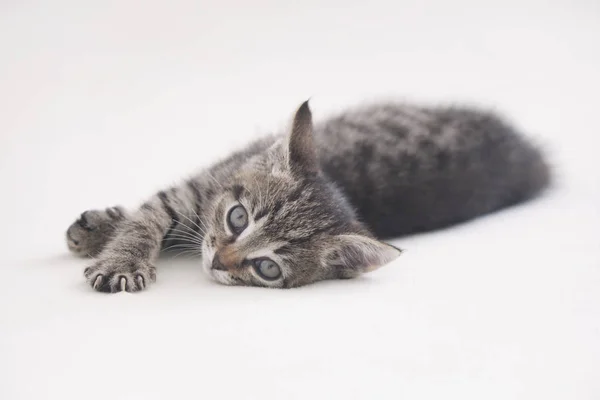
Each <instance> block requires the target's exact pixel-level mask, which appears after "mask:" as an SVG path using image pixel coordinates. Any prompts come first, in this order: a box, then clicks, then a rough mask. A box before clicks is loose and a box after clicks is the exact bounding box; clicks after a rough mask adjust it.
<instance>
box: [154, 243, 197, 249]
mask: <svg viewBox="0 0 600 400" xmlns="http://www.w3.org/2000/svg"><path fill="white" fill-rule="evenodd" d="M181 248H183V249H194V250H198V249H199V248H200V247H198V246H194V245H192V244H190V243H177V244H174V245H171V246H169V247H167V248H165V249H163V251H169V250H173V249H181Z"/></svg>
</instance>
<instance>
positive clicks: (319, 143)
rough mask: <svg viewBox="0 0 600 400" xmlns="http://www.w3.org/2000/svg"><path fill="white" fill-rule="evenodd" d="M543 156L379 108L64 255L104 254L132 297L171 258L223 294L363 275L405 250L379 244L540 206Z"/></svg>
mask: <svg viewBox="0 0 600 400" xmlns="http://www.w3.org/2000/svg"><path fill="white" fill-rule="evenodd" d="M549 181H550V173H549V169H548V166H547V164H546V162H545V161H544V159H543V157H542V155H541V153H540V152H539V151H538V150H537V149H536V148H535V147H534V146H533V145H531V144H530V143H529V142H527V141H526V140H525V139H524V138H523V137H521V136H520V135H519V134H518V133H517V132H515V130H513V128H511V127H510V126H509V125H507V124H506V123H505V122H503V121H502V120H500V119H499V118H498V117H496V116H494V115H491V114H488V113H485V112H480V111H475V110H468V109H458V108H419V107H413V106H407V105H400V104H382V105H374V106H370V107H363V108H359V109H355V110H353V111H350V112H348V113H346V114H343V115H339V116H337V117H335V118H332V119H330V120H328V121H326V122H324V123H322V124H319V125H316V126H315V127H313V123H312V117H311V112H310V109H309V106H308V102H305V103H304V104H302V105H301V106H300V108H299V109H298V111H297V112H296V114H295V117H294V119H293V125H292V128H291V131H290V132H289V134H288V135H277V136H271V137H266V138H264V139H262V140H259V141H256V142H255V143H252V144H251V145H250V146H248V147H247V148H246V149H244V150H242V151H239V152H237V153H234V154H232V155H231V156H230V157H229V158H226V159H224V160H223V161H221V162H219V163H217V164H215V165H213V166H212V167H210V168H208V169H206V170H204V171H202V172H200V173H198V174H197V175H196V176H195V177H194V178H193V179H191V180H188V181H186V182H185V183H183V184H182V185H180V186H176V187H172V188H170V189H168V190H164V191H161V192H159V193H157V194H156V195H155V196H153V197H152V198H150V199H149V200H148V201H147V202H146V203H144V204H143V205H142V206H141V207H140V208H139V209H138V210H136V211H133V212H130V213H128V212H126V211H125V210H123V209H122V208H120V207H113V208H108V209H106V210H103V211H99V210H95V211H86V212H84V213H83V214H81V217H80V218H79V219H78V220H77V221H75V223H73V224H72V225H71V226H70V227H69V229H68V230H67V234H66V236H67V244H68V247H69V249H70V250H71V251H73V252H74V253H76V254H79V255H89V256H95V257H96V258H95V261H94V263H93V264H92V265H91V266H90V267H88V268H86V269H85V277H86V279H87V282H88V283H89V284H90V285H91V286H92V287H93V288H94V289H96V290H99V291H102V292H118V291H128V292H135V291H138V290H143V289H145V288H147V287H148V285H150V284H151V283H152V282H154V281H155V279H156V270H155V267H154V264H155V263H156V261H157V258H158V256H159V253H160V251H161V249H163V250H164V249H167V248H181V249H187V250H188V251H190V249H192V250H191V251H192V252H194V251H195V252H197V253H201V256H202V267H203V269H204V271H205V272H206V273H208V274H209V275H210V276H211V277H212V278H214V279H215V280H216V281H218V282H220V283H223V284H226V285H251V286H264V287H273V288H290V287H297V286H301V285H306V284H308V283H311V282H315V281H319V280H323V279H338V278H353V277H355V276H357V275H360V274H362V273H364V272H369V271H372V270H374V269H376V268H379V267H381V266H382V265H385V264H386V263H389V262H390V261H392V260H394V259H395V258H396V257H398V256H399V255H400V253H401V250H400V249H397V248H395V247H393V246H391V245H389V244H386V243H384V242H382V241H380V240H379V239H378V238H389V237H393V236H400V235H406V234H410V233H415V232H423V231H429V230H433V229H439V228H443V227H446V226H449V225H452V224H456V223H459V222H462V221H466V220H469V219H472V218H475V217H477V216H479V215H482V214H486V213H489V212H492V211H494V210H498V209H500V208H503V207H507V206H510V205H512V204H516V203H519V202H522V201H524V200H527V199H529V198H532V197H534V196H535V195H536V194H538V193H539V192H541V190H542V189H543V188H545V187H546V186H547V185H548V183H549Z"/></svg>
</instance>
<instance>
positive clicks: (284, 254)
mask: <svg viewBox="0 0 600 400" xmlns="http://www.w3.org/2000/svg"><path fill="white" fill-rule="evenodd" d="M207 228H208V229H207V231H206V234H205V236H204V239H203V243H202V253H203V267H204V269H205V271H206V272H208V273H209V274H210V275H211V276H212V277H213V278H215V279H216V280H217V281H219V282H221V283H224V284H228V285H247V286H266V287H278V288H288V287H295V286H301V285H306V284H308V283H311V282H315V281H319V280H323V279H337V278H352V277H355V276H357V275H359V274H361V273H364V272H369V271H372V270H374V269H376V268H379V267H380V266H382V265H384V264H386V263H388V262H390V261H392V260H394V259H395V258H396V257H398V256H399V255H400V250H399V249H397V248H395V247H393V246H390V245H388V244H386V243H383V242H380V241H378V240H376V239H375V238H374V237H373V235H372V234H371V233H370V232H369V231H368V229H367V228H366V227H365V226H364V225H363V224H361V223H360V222H359V221H358V220H357V218H356V215H355V213H354V211H353V210H352V208H351V206H350V205H349V204H348V202H347V200H346V199H345V197H344V196H343V195H342V194H341V192H340V191H339V189H337V188H336V187H335V186H334V185H333V184H332V183H330V182H329V181H327V180H326V179H324V178H323V176H322V173H321V171H320V169H319V164H318V160H317V151H316V148H315V145H314V138H313V129H312V117H311V112H310V109H309V107H308V102H306V103H304V104H302V106H301V107H300V108H299V109H298V111H297V113H296V115H295V117H294V121H293V125H292V129H291V132H290V134H289V136H288V138H287V139H286V140H281V141H279V142H276V143H275V144H274V145H272V146H271V147H270V148H269V149H268V150H267V151H266V152H262V153H260V154H259V155H256V156H253V157H251V158H250V159H249V160H248V161H247V163H245V164H244V165H243V167H242V168H240V169H239V172H238V173H237V175H236V176H235V178H234V181H233V182H230V184H228V185H223V188H222V193H220V194H219V195H218V196H216V199H215V202H214V204H213V207H212V218H209V219H208V221H207Z"/></svg>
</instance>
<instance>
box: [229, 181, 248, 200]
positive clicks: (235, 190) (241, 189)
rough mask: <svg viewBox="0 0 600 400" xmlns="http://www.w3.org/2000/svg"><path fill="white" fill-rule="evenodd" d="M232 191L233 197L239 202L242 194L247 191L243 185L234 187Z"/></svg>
mask: <svg viewBox="0 0 600 400" xmlns="http://www.w3.org/2000/svg"><path fill="white" fill-rule="evenodd" d="M231 191H232V192H233V197H235V199H236V200H237V201H239V200H240V197H242V193H244V191H245V188H244V187H243V186H242V185H233V187H232V188H231Z"/></svg>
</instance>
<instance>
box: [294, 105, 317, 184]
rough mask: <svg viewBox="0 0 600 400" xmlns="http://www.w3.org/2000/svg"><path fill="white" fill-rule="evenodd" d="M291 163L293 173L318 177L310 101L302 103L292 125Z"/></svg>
mask: <svg viewBox="0 0 600 400" xmlns="http://www.w3.org/2000/svg"><path fill="white" fill-rule="evenodd" d="M288 146H289V148H288V151H289V163H290V169H291V170H292V171H293V172H297V173H303V174H308V175H316V174H317V173H318V171H319V165H318V162H317V149H316V148H315V143H314V137H313V124H312V114H311V112H310V108H309V107H308V100H307V101H305V102H304V103H302V105H301V106H300V108H299V109H298V111H296V115H295V116H294V122H293V125H292V132H291V133H290V138H289V145H288Z"/></svg>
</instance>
